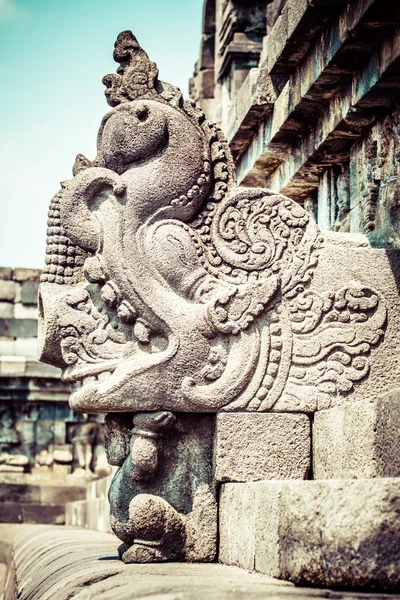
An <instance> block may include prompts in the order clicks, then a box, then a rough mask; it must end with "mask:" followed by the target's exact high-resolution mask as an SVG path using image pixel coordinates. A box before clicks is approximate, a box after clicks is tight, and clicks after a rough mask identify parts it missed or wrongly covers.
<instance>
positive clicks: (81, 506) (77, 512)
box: [65, 500, 88, 527]
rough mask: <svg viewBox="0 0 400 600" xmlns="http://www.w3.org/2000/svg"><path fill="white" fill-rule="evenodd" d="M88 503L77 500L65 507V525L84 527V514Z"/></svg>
mask: <svg viewBox="0 0 400 600" xmlns="http://www.w3.org/2000/svg"><path fill="white" fill-rule="evenodd" d="M87 506H88V502H87V501H86V500H78V501H76V502H68V503H67V504H66V505H65V524H66V525H71V526H73V527H86V512H87Z"/></svg>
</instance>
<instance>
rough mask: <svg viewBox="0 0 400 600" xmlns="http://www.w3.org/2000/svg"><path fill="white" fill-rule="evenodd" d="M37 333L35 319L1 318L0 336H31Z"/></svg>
mask: <svg viewBox="0 0 400 600" xmlns="http://www.w3.org/2000/svg"><path fill="white" fill-rule="evenodd" d="M36 335H37V321H35V319H1V320H0V336H6V337H16V338H18V337H20V338H25V337H28V338H31V337H35V336H36Z"/></svg>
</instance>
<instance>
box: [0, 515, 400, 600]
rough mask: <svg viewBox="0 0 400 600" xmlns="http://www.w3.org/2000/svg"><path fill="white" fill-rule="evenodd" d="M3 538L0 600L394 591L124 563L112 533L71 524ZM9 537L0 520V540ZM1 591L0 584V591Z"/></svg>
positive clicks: (218, 568) (215, 568) (223, 598)
mask: <svg viewBox="0 0 400 600" xmlns="http://www.w3.org/2000/svg"><path fill="white" fill-rule="evenodd" d="M20 527H21V530H20V533H19V535H17V536H16V537H15V532H13V535H14V539H13V540H9V542H11V543H9V544H8V547H9V553H8V554H9V556H8V560H7V561H6V562H7V563H8V569H7V576H6V585H5V590H4V600H14V599H15V598H19V600H28V599H33V598H37V599H39V598H40V600H67V599H69V598H77V599H78V598H81V599H82V600H92V599H96V600H97V599H99V598H103V599H107V600H112V599H114V598H115V600H135V599H137V600H140V599H143V598H146V599H148V600H160V599H161V598H162V599H165V600H166V599H171V600H172V599H178V598H179V600H198V599H199V598H206V599H207V600H228V599H231V598H232V599H233V598H234V599H235V600H266V599H267V598H268V599H270V600H308V599H310V600H311V599H314V600H315V599H319V598H321V599H322V598H330V599H331V600H356V599H357V600H358V599H359V600H361V599H364V600H366V599H367V598H369V599H370V600H377V599H378V598H379V599H381V600H384V599H385V600H389V598H391V600H394V598H399V596H390V597H389V596H387V595H385V594H376V593H374V594H372V595H370V594H367V595H365V594H358V593H351V592H333V591H329V590H318V589H310V588H298V587H296V586H294V585H293V584H291V583H289V582H287V581H279V580H277V579H274V578H272V577H268V576H266V575H261V574H258V573H248V572H246V571H245V570H243V569H238V568H235V567H229V566H224V565H219V564H215V563H214V564H212V563H208V564H200V563H194V564H193V563H192V564H188V563H153V564H124V563H123V562H121V561H120V560H119V559H118V556H117V553H116V548H117V546H118V543H119V541H118V540H117V538H116V537H115V536H112V535H110V534H105V533H97V532H94V531H85V530H82V529H74V528H72V527H52V526H39V525H33V526H23V525H22V526H20ZM7 536H8V531H5V532H4V526H1V525H0V555H1V546H2V539H3V538H4V537H7ZM0 594H1V589H0Z"/></svg>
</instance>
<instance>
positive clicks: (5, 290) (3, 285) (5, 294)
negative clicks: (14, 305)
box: [0, 280, 15, 335]
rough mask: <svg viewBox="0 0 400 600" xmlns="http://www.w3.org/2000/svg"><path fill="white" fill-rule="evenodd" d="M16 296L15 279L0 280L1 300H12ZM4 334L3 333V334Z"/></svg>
mask: <svg viewBox="0 0 400 600" xmlns="http://www.w3.org/2000/svg"><path fill="white" fill-rule="evenodd" d="M14 296H15V283H14V282H13V281H4V280H1V281H0V300H6V301H8V302H12V301H13V300H14ZM2 335H3V334H2Z"/></svg>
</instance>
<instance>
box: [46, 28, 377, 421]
mask: <svg viewBox="0 0 400 600" xmlns="http://www.w3.org/2000/svg"><path fill="white" fill-rule="evenodd" d="M114 59H115V60H116V61H117V62H118V63H119V64H120V66H119V67H118V69H117V74H112V75H106V76H105V77H104V79H103V83H104V84H105V86H106V91H105V95H106V98H107V102H108V103H109V105H110V106H111V107H112V108H111V110H110V111H109V112H108V113H107V114H106V115H105V116H104V118H103V121H102V123H101V125H100V129H99V133H98V138H97V156H96V158H95V159H94V160H93V161H90V160H89V159H87V158H85V157H84V156H82V155H78V156H77V159H76V161H75V164H74V167H73V175H74V177H73V178H72V179H71V180H69V181H67V182H65V183H64V184H63V187H62V189H61V190H60V191H59V192H58V193H57V194H56V195H55V196H54V198H53V199H52V201H51V205H50V210H49V220H48V233H47V235H48V237H47V250H46V266H45V269H44V272H43V275H42V280H41V285H40V331H39V337H40V345H41V360H43V361H44V362H48V363H50V364H53V365H56V366H58V367H60V368H61V369H62V376H63V379H64V380H65V381H68V382H70V383H71V385H72V395H71V406H72V407H73V408H74V409H76V410H78V411H81V412H88V413H97V412H129V411H130V412H135V411H155V410H159V409H163V410H174V411H181V412H197V411H202V412H207V411H209V412H216V411H225V410H226V411H232V410H239V411H243V410H247V411H271V410H281V411H282V410H283V411H285V410H286V411H291V410H294V411H297V410H303V411H308V412H313V411H315V410H318V409H320V408H328V407H330V406H332V405H334V404H335V403H336V402H337V401H338V398H340V397H341V396H345V395H346V394H348V393H349V392H351V391H352V389H353V387H354V386H355V385H356V384H357V382H360V381H361V380H363V379H364V378H366V377H367V376H368V373H369V369H370V364H369V355H370V353H371V351H373V350H374V348H375V347H376V346H377V345H378V344H379V343H380V342H381V340H382V338H383V335H384V328H385V323H386V307H385V303H384V301H383V299H382V298H381V296H380V294H379V293H378V291H376V290H374V289H372V288H371V287H368V286H365V285H363V284H361V283H358V282H348V283H344V284H343V285H342V286H341V287H340V289H335V290H321V289H314V288H313V285H312V282H313V273H314V271H315V269H316V267H317V264H318V254H319V250H320V248H321V247H322V246H323V239H322V236H321V234H320V231H319V230H318V227H317V225H316V223H315V222H314V220H313V218H312V216H311V215H310V214H309V213H308V212H306V211H305V210H304V209H303V208H302V207H301V206H300V205H299V204H297V203H295V202H294V201H292V200H290V199H289V198H287V197H285V196H283V195H281V194H278V193H275V192H272V191H270V190H267V189H261V188H241V187H237V185H236V180H235V166H234V163H233V160H232V157H231V154H230V150H229V147H228V144H227V141H226V139H225V137H224V135H223V133H222V131H221V130H220V129H219V128H218V126H217V125H215V124H214V123H212V122H210V121H208V120H207V119H206V118H205V115H204V114H203V112H202V111H201V109H200V108H199V107H197V106H196V105H195V103H194V102H193V101H192V100H183V97H182V94H181V92H180V91H179V89H177V88H176V87H174V86H172V85H170V84H166V83H164V82H162V81H160V80H159V79H158V69H157V66H156V65H155V63H153V62H152V61H151V60H150V59H149V57H148V56H147V54H146V52H145V51H144V50H143V49H142V48H141V46H140V45H139V43H138V41H137V39H136V38H135V36H133V34H132V33H131V32H130V31H124V32H122V33H121V34H120V35H119V36H118V38H117V41H116V43H115V49H114Z"/></svg>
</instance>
